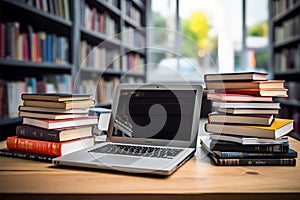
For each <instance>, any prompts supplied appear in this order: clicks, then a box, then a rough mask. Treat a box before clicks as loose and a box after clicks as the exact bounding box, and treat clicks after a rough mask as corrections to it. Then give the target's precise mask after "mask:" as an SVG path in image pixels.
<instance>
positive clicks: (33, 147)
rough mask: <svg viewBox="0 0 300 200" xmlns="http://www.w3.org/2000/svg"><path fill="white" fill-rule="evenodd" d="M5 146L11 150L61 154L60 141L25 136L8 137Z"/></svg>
mask: <svg viewBox="0 0 300 200" xmlns="http://www.w3.org/2000/svg"><path fill="white" fill-rule="evenodd" d="M6 144H7V147H8V148H9V149H11V150H17V151H25V152H31V153H38V154H46V155H53V156H61V146H62V144H61V143H57V142H48V141H41V140H31V139H25V138H17V137H8V138H7V140H6Z"/></svg>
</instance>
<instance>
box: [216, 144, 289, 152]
mask: <svg viewBox="0 0 300 200" xmlns="http://www.w3.org/2000/svg"><path fill="white" fill-rule="evenodd" d="M211 150H213V151H230V152H231V151H233V152H236V151H240V152H262V153H287V152H288V151H289V144H270V145H239V146H237V145H222V144H220V145H219V144H215V145H214V146H213V147H212V148H211Z"/></svg>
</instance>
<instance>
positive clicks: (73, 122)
mask: <svg viewBox="0 0 300 200" xmlns="http://www.w3.org/2000/svg"><path fill="white" fill-rule="evenodd" d="M23 124H28V125H33V126H37V127H41V128H45V129H57V128H67V127H78V126H87V125H96V124H98V117H97V116H88V117H83V118H74V119H56V120H48V119H35V118H27V117H25V118H23Z"/></svg>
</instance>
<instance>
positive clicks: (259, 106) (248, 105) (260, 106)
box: [212, 101, 280, 110]
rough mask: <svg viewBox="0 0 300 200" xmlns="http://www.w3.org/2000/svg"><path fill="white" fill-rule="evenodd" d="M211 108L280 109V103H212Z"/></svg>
mask: <svg viewBox="0 0 300 200" xmlns="http://www.w3.org/2000/svg"><path fill="white" fill-rule="evenodd" d="M212 107H216V108H251V109H273V110H275V109H280V103H265V102H247V103H245V102H219V101H213V102H212Z"/></svg>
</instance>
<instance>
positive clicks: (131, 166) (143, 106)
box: [53, 84, 203, 175]
mask: <svg viewBox="0 0 300 200" xmlns="http://www.w3.org/2000/svg"><path fill="white" fill-rule="evenodd" d="M202 93H203V89H202V87H201V86H200V85H173V84H172V85H155V84H143V85H142V84H141V85H139V84H134V85H133V84H120V85H118V87H117V88H116V91H115V96H114V100H113V104H112V116H111V120H110V126H109V130H108V133H107V141H106V142H102V143H98V144H97V143H96V144H95V145H94V146H93V147H89V148H86V149H84V150H80V151H77V152H74V153H71V154H67V155H65V156H61V157H58V158H55V159H53V163H55V164H56V165H69V166H79V167H89V168H100V169H111V170H121V171H126V172H136V173H153V174H161V175H169V174H172V173H173V172H174V171H175V170H176V169H177V168H178V167H180V166H181V165H182V164H183V163H184V162H185V161H187V160H188V159H189V158H190V157H192V156H193V155H194V152H195V151H196V142H197V141H196V140H197V133H198V128H199V122H200V108H201V100H202Z"/></svg>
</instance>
